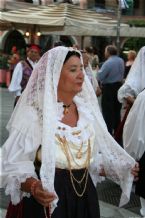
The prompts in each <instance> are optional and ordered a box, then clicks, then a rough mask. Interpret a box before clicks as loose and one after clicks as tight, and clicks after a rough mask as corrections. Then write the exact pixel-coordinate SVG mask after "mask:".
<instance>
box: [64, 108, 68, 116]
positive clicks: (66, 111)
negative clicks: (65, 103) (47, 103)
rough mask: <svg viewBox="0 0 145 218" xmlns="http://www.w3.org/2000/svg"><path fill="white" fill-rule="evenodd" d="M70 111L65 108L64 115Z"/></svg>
mask: <svg viewBox="0 0 145 218" xmlns="http://www.w3.org/2000/svg"><path fill="white" fill-rule="evenodd" d="M68 111H69V109H68V108H67V107H65V108H64V111H63V113H64V115H66V114H68Z"/></svg>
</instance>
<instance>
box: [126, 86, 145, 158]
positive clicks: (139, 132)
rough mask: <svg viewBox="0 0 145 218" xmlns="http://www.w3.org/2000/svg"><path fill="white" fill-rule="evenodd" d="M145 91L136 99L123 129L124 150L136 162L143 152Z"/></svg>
mask: <svg viewBox="0 0 145 218" xmlns="http://www.w3.org/2000/svg"><path fill="white" fill-rule="evenodd" d="M144 124H145V90H143V91H142V92H141V93H140V94H139V95H138V96H137V98H136V100H135V102H134V104H133V106H132V107H131V110H130V112H129V114H128V116H127V119H126V122H125V125H124V129H123V144H124V148H125V150H126V151H127V152H128V153H129V154H130V155H131V156H132V157H133V158H135V159H136V160H140V158H141V157H142V155H143V153H144V152H145V132H144Z"/></svg>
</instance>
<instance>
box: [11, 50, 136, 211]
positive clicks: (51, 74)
mask: <svg viewBox="0 0 145 218" xmlns="http://www.w3.org/2000/svg"><path fill="white" fill-rule="evenodd" d="M69 50H73V49H72V48H66V47H62V46H60V47H56V48H53V49H51V50H50V51H48V52H46V53H45V54H44V55H43V57H42V58H41V59H40V61H39V62H38V64H37V66H36V67H35V69H34V70H33V73H32V76H31V78H30V80H29V82H28V85H27V87H26V89H25V91H24V92H23V94H22V96H21V98H20V100H19V102H18V104H17V106H16V108H15V110H14V112H13V114H12V117H11V119H10V121H9V123H8V125H7V128H8V129H9V131H12V130H13V127H15V128H19V129H20V128H21V127H22V125H24V124H23V123H22V122H21V118H22V116H23V118H25V113H28V110H27V111H26V108H27V106H32V107H33V108H34V109H35V110H36V111H37V113H38V116H39V120H40V126H41V142H42V166H41V170H40V177H41V181H42V184H43V187H44V188H45V189H46V190H48V191H50V192H55V190H54V174H55V130H56V123H57V106H56V105H57V85H58V81H59V77H60V73H61V69H62V66H63V62H64V60H65V57H66V55H67V53H68V51H69ZM81 60H82V58H81ZM78 95H79V97H80V98H81V99H82V100H83V102H84V103H85V104H86V106H87V107H89V111H90V113H91V114H92V115H93V117H94V128H95V132H96V140H95V145H94V151H93V159H94V161H93V163H92V165H91V166H90V169H89V170H90V174H91V177H92V179H93V182H94V184H96V182H97V180H98V174H97V168H98V164H99V163H98V158H97V157H98V155H99V154H100V153H101V156H102V163H103V165H104V168H105V171H106V173H107V174H108V177H109V178H111V179H112V180H113V181H114V182H117V183H118V184H119V185H120V186H121V188H122V190H123V195H122V199H121V204H125V203H126V202H127V200H128V199H129V196H130V191H131V186H132V181H133V176H131V174H130V169H131V168H132V166H134V163H135V162H134V160H133V159H132V158H131V157H130V156H129V155H128V154H127V153H126V152H125V151H124V150H123V149H122V148H121V147H120V146H119V145H118V144H117V143H116V142H115V140H114V139H113V138H112V136H111V135H110V134H109V133H108V131H107V128H106V124H105V122H104V120H103V117H102V114H101V112H100V109H99V104H98V101H97V98H96V95H95V92H94V91H93V88H92V85H91V83H90V81H89V79H88V78H87V76H85V80H84V83H83V87H82V91H81V92H80V93H79V94H78ZM29 122H30V123H31V122H32V121H31V120H27V128H28V126H29V125H28V124H29ZM21 129H22V131H23V129H25V127H24V126H23V128H21ZM57 200H58V199H56V200H55V201H54V202H53V203H52V205H51V206H52V207H51V208H52V211H53V210H54V208H55V207H56V203H57Z"/></svg>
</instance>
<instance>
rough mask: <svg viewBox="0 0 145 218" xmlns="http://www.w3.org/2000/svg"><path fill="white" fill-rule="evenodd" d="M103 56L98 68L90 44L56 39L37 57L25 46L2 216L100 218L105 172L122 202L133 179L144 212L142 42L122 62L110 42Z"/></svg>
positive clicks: (15, 82)
mask: <svg viewBox="0 0 145 218" xmlns="http://www.w3.org/2000/svg"><path fill="white" fill-rule="evenodd" d="M104 55H105V59H106V60H105V61H104V63H103V64H102V66H101V67H100V68H99V57H98V55H97V54H96V53H95V52H94V50H93V48H92V47H89V48H88V47H86V48H85V49H84V50H79V49H78V47H65V46H64V45H62V44H61V43H57V44H56V46H54V48H52V49H50V50H49V51H48V52H46V53H44V54H43V55H42V57H40V48H39V46H37V45H31V46H30V47H29V48H28V50H27V57H26V59H25V60H19V61H18V63H17V64H16V66H14V68H13V70H12V71H13V72H12V79H11V83H10V86H9V91H10V92H14V93H15V95H16V100H15V104H14V106H15V108H14V111H13V113H12V116H11V118H10V121H9V122H8V125H7V129H8V131H9V137H8V139H7V140H6V142H5V143H4V145H3V161H2V166H3V183H2V186H3V187H5V190H6V194H9V195H10V196H11V201H10V204H9V207H8V210H7V218H14V217H19V218H22V217H27V218H33V217H34V218H37V217H38V218H46V217H48V218H49V217H52V218H59V217H63V218H74V217H76V218H99V217H100V209H99V201H98V196H97V191H96V184H97V183H98V182H101V181H102V178H104V177H106V178H109V179H111V180H112V181H114V182H115V183H117V184H118V185H120V187H121V189H122V195H121V199H120V206H122V205H124V204H126V203H127V202H128V201H129V199H130V193H131V190H132V185H133V182H134V181H135V193H136V194H137V195H139V196H140V199H141V214H142V215H143V216H145V193H144V191H143V187H144V184H145V177H144V169H145V153H144V152H145V134H144V123H145V113H144V112H145V109H144V108H145V107H144V106H145V105H144V104H145V100H144V99H145V98H144V95H145V91H144V89H145V78H144V77H145V47H143V48H141V50H140V51H139V52H138V54H137V55H136V52H135V51H133V50H131V51H129V53H128V61H126V63H125V61H124V60H123V59H122V58H121V57H119V56H118V54H117V48H116V47H115V46H114V45H108V46H107V47H106V48H105V51H104ZM99 96H101V109H100V105H99V103H98V97H99ZM124 108H125V109H124ZM126 111H127V112H126ZM118 134H120V140H118V138H117V137H118Z"/></svg>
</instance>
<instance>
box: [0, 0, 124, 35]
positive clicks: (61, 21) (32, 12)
mask: <svg viewBox="0 0 145 218" xmlns="http://www.w3.org/2000/svg"><path fill="white" fill-rule="evenodd" d="M0 19H1V20H2V21H7V22H10V23H11V25H12V27H13V28H16V29H26V28H29V27H32V26H33V25H35V26H38V27H39V29H40V30H41V31H42V32H43V31H44V32H48V33H49V32H58V33H59V34H60V35H63V34H65V35H84V36H91V35H100V34H101V35H102V33H103V35H105V36H108V35H114V36H115V35H116V28H117V20H114V19H112V18H110V17H107V16H104V14H99V13H96V12H95V11H90V10H86V9H80V8H79V7H77V6H74V5H71V4H67V3H63V4H52V5H49V6H35V7H29V8H24V9H19V10H11V11H3V12H0ZM127 27H128V25H127V24H123V23H121V26H120V28H122V29H124V28H127Z"/></svg>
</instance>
